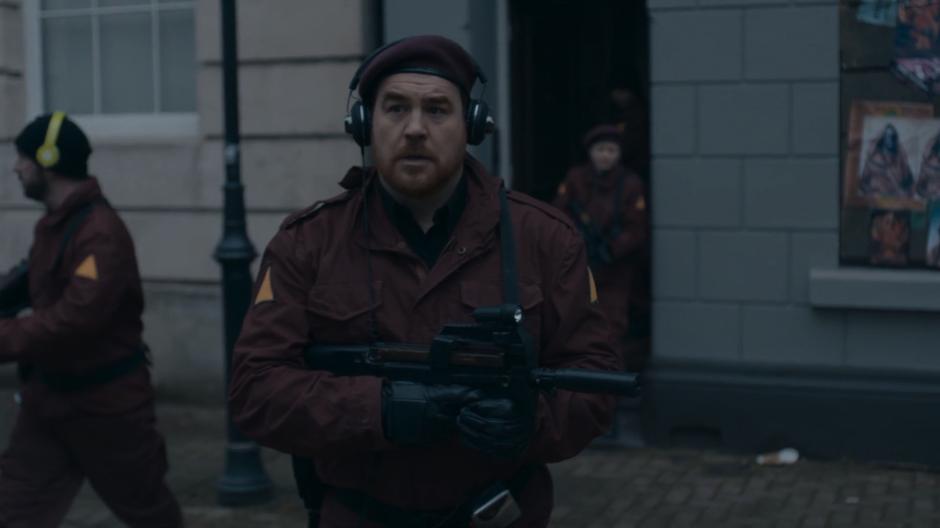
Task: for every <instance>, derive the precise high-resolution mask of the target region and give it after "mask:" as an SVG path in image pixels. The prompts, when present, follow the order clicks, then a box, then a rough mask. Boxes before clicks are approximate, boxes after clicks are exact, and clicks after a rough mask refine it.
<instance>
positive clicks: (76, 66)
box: [42, 16, 94, 114]
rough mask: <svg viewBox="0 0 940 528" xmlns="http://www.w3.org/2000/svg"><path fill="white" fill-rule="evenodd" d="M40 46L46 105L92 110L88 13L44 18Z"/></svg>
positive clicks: (76, 109)
mask: <svg viewBox="0 0 940 528" xmlns="http://www.w3.org/2000/svg"><path fill="white" fill-rule="evenodd" d="M42 46H43V56H44V63H43V86H44V88H45V92H46V93H45V98H46V100H45V103H46V104H45V106H46V109H48V110H64V111H66V112H69V113H74V114H89V113H92V112H93V111H94V95H93V93H94V88H93V86H92V61H91V57H92V51H91V17H87V16H82V17H66V18H50V19H47V20H43V22H42Z"/></svg>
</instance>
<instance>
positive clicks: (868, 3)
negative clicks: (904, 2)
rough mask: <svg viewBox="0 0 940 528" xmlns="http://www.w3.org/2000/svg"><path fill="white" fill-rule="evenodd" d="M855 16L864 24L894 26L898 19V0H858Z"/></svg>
mask: <svg viewBox="0 0 940 528" xmlns="http://www.w3.org/2000/svg"><path fill="white" fill-rule="evenodd" d="M857 17H858V21H859V22H864V23H866V24H873V25H875V26H890V27H894V25H895V24H896V23H897V19H898V0H860V1H859V4H858V15H857Z"/></svg>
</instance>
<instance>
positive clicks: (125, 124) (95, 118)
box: [22, 0, 199, 143]
mask: <svg viewBox="0 0 940 528" xmlns="http://www.w3.org/2000/svg"><path fill="white" fill-rule="evenodd" d="M197 1H198V0H197ZM39 2H40V0H23V5H22V7H23V39H24V43H23V44H24V50H25V57H24V64H25V68H24V70H25V71H24V80H25V83H26V108H25V110H26V116H25V117H26V120H27V121H29V120H31V119H33V118H34V117H36V116H37V115H40V114H43V113H45V112H51V111H53V110H55V109H54V108H44V106H45V105H44V93H45V90H44V88H45V87H44V85H43V50H42V20H41V18H40V7H39ZM183 4H186V7H190V6H191V7H193V9H194V10H195V9H196V6H195V4H196V2H195V1H193V2H181V6H182V5H183ZM170 7H173V6H172V5H171V6H170ZM151 9H152V10H154V11H155V10H156V7H155V6H154V5H153V4H151ZM109 10H110V8H109ZM138 11H139V10H138ZM155 38H156V37H155ZM194 52H195V50H194ZM158 82H159V79H156V83H158ZM157 97H159V95H157ZM96 99H97V97H96ZM197 104H198V103H197ZM69 117H71V118H72V119H74V120H75V122H76V123H78V124H79V126H81V127H82V129H83V130H84V131H85V133H86V134H88V136H89V138H90V139H91V140H92V141H95V142H107V143H139V142H142V141H143V142H188V141H191V140H193V139H196V138H198V136H199V114H198V112H195V111H194V112H161V113H156V112H155V113H128V114H79V115H70V116H69Z"/></svg>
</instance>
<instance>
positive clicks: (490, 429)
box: [457, 398, 535, 459]
mask: <svg viewBox="0 0 940 528" xmlns="http://www.w3.org/2000/svg"><path fill="white" fill-rule="evenodd" d="M457 429H458V431H459V432H460V439H461V441H462V442H463V444H464V445H465V446H467V447H470V448H472V449H476V450H477V451H480V452H482V453H485V454H487V455H490V456H493V457H496V458H507V459H512V458H516V457H518V456H519V455H521V454H522V452H523V451H525V449H526V447H528V445H529V442H530V441H531V440H532V435H533V434H534V432H535V419H534V418H533V417H532V416H531V413H527V412H524V411H523V410H522V409H521V408H520V406H519V405H517V404H516V403H515V402H514V401H513V400H510V399H508V398H488V399H485V400H480V401H477V402H473V403H470V404H468V405H467V406H466V407H464V408H463V410H461V411H460V415H459V416H458V417H457Z"/></svg>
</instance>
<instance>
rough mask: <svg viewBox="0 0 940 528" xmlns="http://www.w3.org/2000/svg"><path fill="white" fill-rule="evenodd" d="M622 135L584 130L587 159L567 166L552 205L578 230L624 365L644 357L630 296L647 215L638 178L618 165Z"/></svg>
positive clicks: (606, 128) (608, 129)
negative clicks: (633, 331) (635, 342)
mask: <svg viewBox="0 0 940 528" xmlns="http://www.w3.org/2000/svg"><path fill="white" fill-rule="evenodd" d="M622 140H623V137H622V135H621V133H620V130H619V129H618V128H617V127H616V126H612V125H598V126H595V127H594V128H592V129H591V130H590V131H588V133H587V134H586V135H585V137H584V147H585V148H586V149H587V152H588V157H589V159H590V161H589V162H588V163H585V164H583V165H578V166H576V167H573V168H571V169H570V170H569V171H568V174H567V176H566V177H565V180H564V181H563V182H562V183H561V185H559V186H558V191H557V195H556V197H555V201H554V205H555V206H556V207H558V208H559V209H561V210H563V211H566V212H567V213H568V214H569V216H570V217H571V219H572V220H573V221H574V223H575V224H576V225H577V226H578V228H579V229H580V231H581V234H582V236H583V237H584V241H585V244H586V246H587V252H588V259H589V262H590V265H591V270H592V272H593V274H594V279H595V280H596V281H597V288H598V299H599V303H600V306H601V309H602V311H603V312H604V313H605V314H606V315H607V318H608V320H609V321H610V324H611V334H612V337H613V342H614V346H615V348H616V350H617V351H618V352H619V353H620V354H621V356H622V357H623V358H624V362H625V364H626V365H627V366H628V368H630V369H637V368H638V367H640V366H642V362H643V360H644V359H645V358H642V357H634V355H635V350H636V349H635V348H634V347H631V346H629V345H630V344H631V343H630V301H631V294H632V292H631V289H632V288H633V280H634V277H635V276H636V271H637V269H638V268H639V267H640V266H642V264H643V259H644V258H646V249H647V244H648V240H649V219H648V215H647V207H646V198H645V186H644V185H643V182H642V180H640V178H639V176H637V175H636V173H634V172H633V171H631V170H629V169H627V168H626V167H624V166H623V165H622V164H621V148H620V145H621V142H622Z"/></svg>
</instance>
